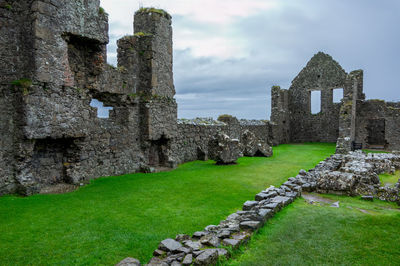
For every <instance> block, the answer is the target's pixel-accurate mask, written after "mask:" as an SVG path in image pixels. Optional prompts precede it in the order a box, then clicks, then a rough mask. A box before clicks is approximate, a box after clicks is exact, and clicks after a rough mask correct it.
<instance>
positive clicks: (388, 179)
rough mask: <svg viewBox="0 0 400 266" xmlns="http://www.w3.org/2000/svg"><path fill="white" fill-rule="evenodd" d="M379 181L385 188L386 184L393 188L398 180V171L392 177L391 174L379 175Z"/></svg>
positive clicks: (399, 173) (399, 172)
mask: <svg viewBox="0 0 400 266" xmlns="http://www.w3.org/2000/svg"><path fill="white" fill-rule="evenodd" d="M379 179H380V180H381V184H382V185H383V186H385V185H386V184H388V185H390V186H391V187H394V184H396V183H397V182H398V181H399V179H400V171H396V172H395V173H394V175H391V174H381V175H379Z"/></svg>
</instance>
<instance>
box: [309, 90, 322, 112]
mask: <svg viewBox="0 0 400 266" xmlns="http://www.w3.org/2000/svg"><path fill="white" fill-rule="evenodd" d="M319 112H321V91H311V113H312V114H318V113H319Z"/></svg>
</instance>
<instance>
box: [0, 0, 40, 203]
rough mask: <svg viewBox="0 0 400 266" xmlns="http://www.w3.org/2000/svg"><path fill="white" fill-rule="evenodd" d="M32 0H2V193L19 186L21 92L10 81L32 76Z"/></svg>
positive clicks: (0, 152)
mask: <svg viewBox="0 0 400 266" xmlns="http://www.w3.org/2000/svg"><path fill="white" fill-rule="evenodd" d="M32 2H33V1H12V2H6V1H0V47H1V49H0V135H1V138H0V195H1V194H4V193H13V192H15V191H16V187H17V186H16V182H15V180H14V150H15V145H14V139H15V135H16V134H18V131H17V128H18V124H19V122H20V121H19V119H18V116H17V114H18V113H20V112H21V110H20V109H21V101H20V96H21V93H22V92H21V91H20V88H19V87H18V88H14V87H13V86H11V83H12V82H13V81H15V80H19V79H21V77H26V78H30V77H31V76H32V67H31V66H32V65H33V63H32V58H33V57H32V51H33V47H32V39H31V27H30V24H29V23H30V22H29V20H27V19H26V18H27V17H29V15H30V11H29V8H28V7H29V6H30V5H31V3H32ZM21 75H22V76H21ZM25 82H27V81H25ZM21 83H22V82H21Z"/></svg>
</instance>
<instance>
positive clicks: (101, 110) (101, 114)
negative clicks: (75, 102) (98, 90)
mask: <svg viewBox="0 0 400 266" xmlns="http://www.w3.org/2000/svg"><path fill="white" fill-rule="evenodd" d="M90 106H91V107H94V108H96V109H97V117H98V118H110V111H111V110H113V108H112V107H109V106H104V104H103V103H102V102H100V101H99V100H96V99H92V101H91V102H90Z"/></svg>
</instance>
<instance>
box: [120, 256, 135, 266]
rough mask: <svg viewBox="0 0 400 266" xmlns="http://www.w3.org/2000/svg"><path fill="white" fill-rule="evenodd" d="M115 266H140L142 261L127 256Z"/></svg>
mask: <svg viewBox="0 0 400 266" xmlns="http://www.w3.org/2000/svg"><path fill="white" fill-rule="evenodd" d="M115 266H140V261H138V260H137V259H134V258H126V259H124V260H122V261H120V262H119V263H118V264H116V265H115Z"/></svg>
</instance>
